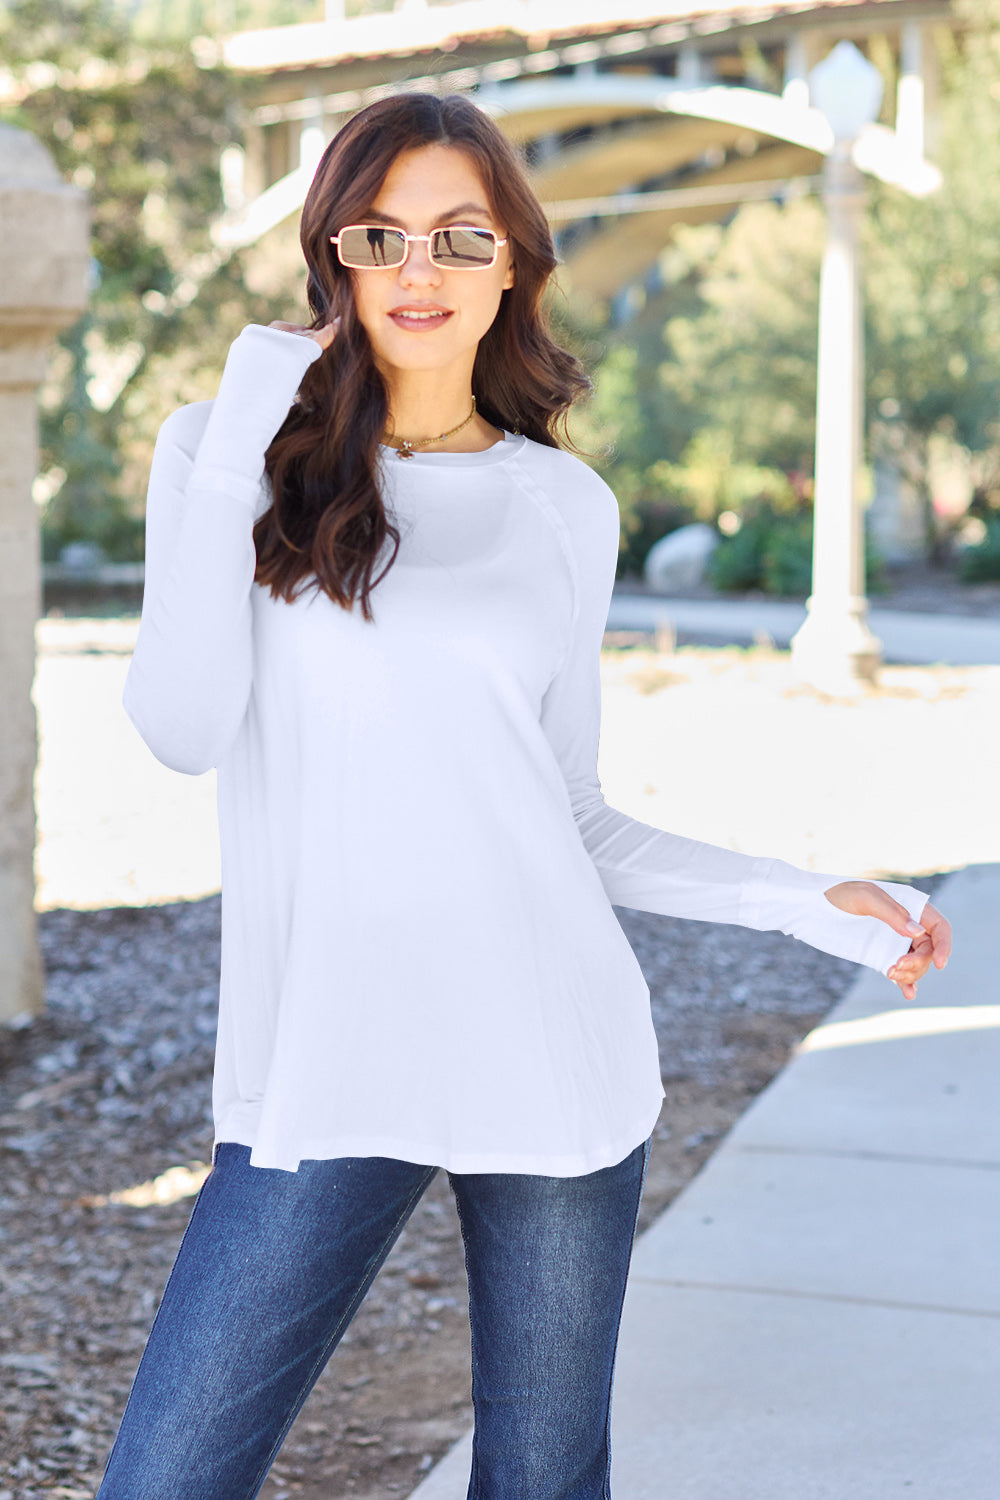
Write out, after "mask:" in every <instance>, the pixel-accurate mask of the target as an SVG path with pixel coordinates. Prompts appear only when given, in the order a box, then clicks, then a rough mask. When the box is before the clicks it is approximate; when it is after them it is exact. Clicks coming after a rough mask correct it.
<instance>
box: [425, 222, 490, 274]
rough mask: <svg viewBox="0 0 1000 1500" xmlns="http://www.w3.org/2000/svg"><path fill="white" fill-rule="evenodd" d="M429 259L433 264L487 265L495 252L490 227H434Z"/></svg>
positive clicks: (455, 265) (452, 266)
mask: <svg viewBox="0 0 1000 1500" xmlns="http://www.w3.org/2000/svg"><path fill="white" fill-rule="evenodd" d="M430 249H431V259H432V260H433V261H434V263H435V265H439V266H448V267H451V268H452V269H453V270H454V269H457V268H458V267H459V266H488V265H490V264H491V263H492V260H493V257H494V256H495V255H496V252H497V243H496V237H495V235H494V234H493V231H492V230H491V229H436V230H435V231H434V234H433V235H432V236H431V246H430Z"/></svg>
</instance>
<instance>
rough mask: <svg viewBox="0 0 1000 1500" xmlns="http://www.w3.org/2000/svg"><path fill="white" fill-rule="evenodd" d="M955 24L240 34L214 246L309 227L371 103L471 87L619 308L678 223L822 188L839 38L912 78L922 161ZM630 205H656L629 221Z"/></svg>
mask: <svg viewBox="0 0 1000 1500" xmlns="http://www.w3.org/2000/svg"><path fill="white" fill-rule="evenodd" d="M952 25H953V22H952V19H951V14H950V8H949V0H855V3H848V4H832V3H817V4H811V5H810V4H803V3H802V0H777V3H773V4H771V5H769V6H767V7H766V8H765V7H762V6H761V5H759V4H753V3H745V0H744V3H736V4H733V3H729V4H724V3H720V0H702V3H701V4H700V5H699V6H698V7H697V8H696V9H695V8H692V9H691V10H690V11H687V12H685V11H682V10H677V9H672V10H670V11H665V10H664V9H662V8H657V7H655V6H651V5H649V4H648V3H645V0H629V3H628V4H626V5H623V4H622V3H621V0H531V3H530V4H527V3H520V4H519V3H517V0H468V3H465V4H457V5H449V6H443V5H442V6H434V5H424V6H420V5H418V4H414V3H412V0H411V3H408V4H406V5H404V6H403V7H402V8H401V9H400V10H399V11H398V12H396V13H392V14H388V15H377V16H368V17H362V18H358V19H356V20H350V21H344V20H335V19H331V20H329V21H327V22H325V23H324V22H316V23H311V24H309V25H302V26H291V27H279V28H273V29H271V30H268V31H259V32H246V33H241V34H238V35H235V36H233V37H231V38H229V39H227V40H226V41H225V42H224V43H223V44H222V46H221V49H220V48H218V47H216V48H215V50H214V51H213V50H211V49H209V50H207V51H206V52H205V54H204V61H205V62H214V61H216V60H219V58H220V57H221V59H222V60H224V61H225V62H226V64H227V65H228V66H229V67H230V68H232V69H233V70H234V71H236V72H238V73H240V74H242V75H244V77H245V78H246V80H247V82H248V97H249V101H250V102H249V106H248V109H247V114H246V119H245V132H244V136H245V139H244V142H243V144H242V145H236V144H234V146H233V147H232V148H231V149H230V151H229V152H228V153H227V157H226V174H225V175H226V183H227V202H228V204H229V212H228V213H227V215H226V218H225V220H224V221H223V222H222V223H220V224H219V225H217V226H216V229H215V239H216V244H217V246H218V247H219V249H220V251H221V252H223V253H224V252H225V249H226V248H227V247H228V246H230V245H236V244H247V243H251V242H252V241H253V240H255V239H257V238H259V236H260V235H261V234H262V233H264V232H266V231H267V229H268V228H270V227H272V226H273V225H275V224H277V223H279V222H281V220H282V219H283V218H285V217H287V216H288V215H290V214H292V213H293V212H295V211H296V210H297V209H298V207H299V206H300V205H301V202H302V198H303V196H304V193H305V190H306V188H307V186H308V183H309V180H310V178H311V176H312V172H313V170H314V168H315V163H316V160H317V158H318V155H319V153H320V152H321V150H322V149H323V146H324V145H325V143H326V141H327V140H329V138H330V136H331V135H332V134H333V133H334V132H335V130H336V129H337V128H338V126H339V124H340V123H342V122H343V120H344V119H346V118H347V117H348V116H349V115H350V114H352V113H354V112H355V111H356V110H357V109H358V108H360V107H362V106H363V105H364V104H366V103H367V102H369V101H370V100H372V99H374V98H377V97H380V96H381V95H384V94H385V93H387V92H393V91H395V90H397V89H400V88H413V87H418V88H429V89H435V90H440V91H467V92H469V93H471V94H472V96H473V97H474V98H476V100H477V101H478V102H479V103H481V104H482V105H483V106H484V107H485V108H487V109H489V110H490V111H491V112H493V113H494V114H495V117H496V118H497V120H498V122H499V123H500V124H501V126H502V128H503V129H504V130H505V131H506V132H507V133H508V134H510V135H511V137H512V138H513V139H516V140H517V141H518V142H519V143H521V144H522V145H523V147H524V148H525V150H526V153H527V156H528V160H529V162H530V163H531V165H532V170H533V174H534V180H535V184H536V187H537V190H538V192H539V196H540V197H541V198H542V200H543V201H544V202H545V203H546V205H547V207H548V208H549V209H550V213H551V217H552V219H553V222H554V223H555V224H558V225H561V226H565V227H567V228H569V226H572V227H571V229H570V232H567V233H565V234H564V238H563V247H564V258H565V261H566V266H567V272H568V280H569V282H570V284H571V285H572V288H573V291H574V293H575V294H578V295H579V296H580V297H581V298H583V299H586V300H590V301H592V302H597V303H607V302H608V301H610V300H611V299H612V298H613V297H614V296H615V294H616V293H618V292H619V291H621V289H622V287H623V286H627V285H628V283H629V282H635V281H637V280H641V279H642V278H643V277H644V276H645V274H646V273H647V272H648V271H649V269H650V267H652V266H654V265H655V262H656V260H657V257H658V256H659V254H660V252H661V251H662V250H663V248H664V246H665V245H666V243H667V242H668V240H669V237H670V233H671V230H672V228H673V226H674V225H675V224H676V223H677V222H678V221H685V222H691V221H693V220H697V219H706V218H723V217H725V216H727V215H729V214H730V213H731V212H732V211H733V207H734V204H735V203H736V202H738V201H740V200H741V199H742V198H744V197H747V196H757V197H760V196H768V195H773V196H780V195H782V194H783V193H784V192H786V191H787V190H788V184H789V183H790V182H801V180H802V179H803V178H804V179H806V180H807V182H809V183H811V182H812V181H813V180H814V174H816V173H817V171H818V170H819V168H820V165H821V163H822V160H823V157H824V155H825V153H826V151H827V150H828V149H829V130H828V127H827V126H826V124H825V121H824V120H823V117H821V116H819V115H818V113H817V112H815V111H810V110H809V107H808V105H809V99H808V83H807V73H808V70H809V68H810V67H811V66H812V64H813V63H815V62H816V61H817V60H818V59H819V58H820V57H821V56H822V55H824V54H825V53H826V52H828V51H829V50H830V48H831V47H832V46H833V45H834V43H835V42H836V41H838V40H840V39H841V38H845V37H846V38H850V39H851V40H853V41H854V42H855V43H856V44H857V45H859V46H861V47H863V48H864V49H866V50H867V52H868V53H869V55H871V56H874V57H875V59H876V60H877V61H878V62H879V65H880V66H881V68H882V70H883V72H884V73H887V74H888V75H889V76H890V81H893V82H895V84H896V87H895V88H894V89H891V88H890V89H888V90H887V96H886V97H887V104H886V107H885V111H884V116H883V120H884V126H892V125H895V127H896V129H897V131H898V132H899V135H900V138H901V139H903V140H905V141H907V142H909V143H910V147H911V148H912V155H913V157H914V159H916V160H919V159H920V158H922V155H923V149H924V137H925V132H926V128H927V125H926V122H927V118H928V112H929V114H930V117H931V119H932V118H933V98H934V93H935V76H936V54H937V42H938V32H939V31H940V30H941V29H942V28H944V29H947V28H950V27H951V26H952ZM885 134H886V132H885V129H884V128H883V136H884V135H885ZM877 146H878V143H877V142H876V147H877ZM882 147H883V148H884V147H885V142H884V141H883V142H882ZM882 154H883V156H884V154H885V151H884V149H883V151H882ZM875 155H876V156H877V155H878V150H877V149H876V150H875ZM882 175H885V174H884V173H883V174H882ZM623 193H628V194H632V195H634V194H641V195H645V196H648V198H649V207H648V208H646V207H645V206H644V205H643V204H641V203H639V202H637V201H632V202H631V203H630V204H629V211H628V213H627V214H624V213H622V204H621V201H620V199H621V195H622V194H623ZM671 193H673V194H675V195H676V196H674V197H670V194H671ZM608 198H613V199H614V200H615V201H614V202H601V201H599V200H602V199H608ZM570 209H572V210H573V211H572V212H570V211H569V210H570ZM609 220H612V221H613V222H609ZM611 231H613V237H614V255H611V254H610V253H609V232H611Z"/></svg>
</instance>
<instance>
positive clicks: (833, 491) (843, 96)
mask: <svg viewBox="0 0 1000 1500" xmlns="http://www.w3.org/2000/svg"><path fill="white" fill-rule="evenodd" d="M809 86H810V94H811V98H812V103H813V105H814V106H815V107H816V108H817V109H819V110H821V111H822V113H823V114H824V115H825V116H826V117H827V119H828V120H829V122H830V125H831V128H832V130H833V137H834V145H833V150H832V151H831V152H830V154H829V155H828V156H827V158H826V162H825V164H824V172H823V201H824V207H825V209H826V215H827V240H826V249H825V251H824V255H823V270H822V275H821V279H820V310H819V359H818V389H817V399H816V498H815V506H814V534H813V577H812V594H811V595H810V597H809V599H808V601H807V615H806V619H805V622H804V623H803V625H802V627H801V629H800V630H799V631H798V632H797V633H796V635H795V636H793V638H792V642H791V660H792V667H793V670H794V672H795V674H796V675H797V676H799V677H800V678H803V679H805V680H807V681H809V682H811V683H813V684H814V685H815V686H817V687H820V688H825V689H827V690H828V691H832V692H844V691H847V692H850V691H855V690H857V689H859V688H860V686H861V685H862V683H863V682H864V681H865V680H868V681H871V680H874V678H875V676H876V672H877V669H878V665H879V663H880V661H881V659H882V643H881V641H879V640H878V639H877V638H876V637H875V636H874V635H872V633H871V631H870V630H869V628H868V624H867V614H868V601H867V599H866V597H865V559H864V518H863V516H862V513H861V506H860V499H859V492H858V482H859V478H860V471H861V464H862V451H863V440H864V433H863V422H864V355H863V332H862V314H861V307H862V296H861V274H860V273H861V264H860V246H859V228H860V221H861V211H862V206H863V203H864V193H865V189H864V178H863V176H862V173H861V170H860V168H859V167H858V166H857V165H856V163H855V159H854V154H853V151H854V145H855V142H856V139H857V137H858V135H859V134H860V132H861V131H862V130H863V129H864V127H865V126H866V125H870V124H871V123H872V122H873V121H874V120H875V119H876V118H877V116H878V112H879V106H880V104H881V102H882V78H881V75H880V73H879V71H878V69H877V68H876V67H874V66H873V64H872V63H870V62H868V60H867V59H866V58H865V57H864V56H863V55H862V54H861V53H860V52H859V51H858V49H857V48H856V47H855V46H854V45H853V43H851V42H846V41H844V42H838V43H837V45H836V47H834V49H833V51H832V52H831V53H830V54H829V55H828V56H827V57H826V58H824V60H823V61H822V62H821V63H819V64H818V65H817V66H816V67H815V68H813V69H812V71H811V72H810V74H809Z"/></svg>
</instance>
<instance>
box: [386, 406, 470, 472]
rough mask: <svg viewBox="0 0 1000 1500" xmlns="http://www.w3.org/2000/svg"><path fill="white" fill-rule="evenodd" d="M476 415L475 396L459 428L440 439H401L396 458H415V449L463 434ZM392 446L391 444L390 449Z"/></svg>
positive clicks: (451, 428) (449, 430)
mask: <svg viewBox="0 0 1000 1500" xmlns="http://www.w3.org/2000/svg"><path fill="white" fill-rule="evenodd" d="M475 415H476V398H475V396H473V398H472V410H471V411H470V412H469V415H468V416H467V417H466V419H465V421H464V422H459V424H458V426H457V427H450V428H449V429H448V431H447V432H442V433H441V434H440V435H439V436H438V437H429V438H400V439H399V443H400V446H399V448H398V449H397V450H396V456H397V458H412V457H413V451H414V449H415V448H425V447H426V446H427V444H428V443H443V442H444V440H445V438H450V437H454V436H455V434H456V432H461V430H462V428H463V427H468V425H469V423H470V422H471V421H472V419H473V417H474V416H475ZM392 436H393V437H395V436H396V434H395V433H393V434H392ZM391 446H392V445H391V444H390V447H391Z"/></svg>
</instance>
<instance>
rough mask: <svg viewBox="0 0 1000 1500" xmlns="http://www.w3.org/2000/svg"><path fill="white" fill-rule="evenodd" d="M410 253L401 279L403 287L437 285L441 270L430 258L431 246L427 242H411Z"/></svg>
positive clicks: (402, 270) (402, 267)
mask: <svg viewBox="0 0 1000 1500" xmlns="http://www.w3.org/2000/svg"><path fill="white" fill-rule="evenodd" d="M409 250H410V253H409V255H407V257H406V259H405V261H404V262H403V264H402V266H401V268H400V272H399V279H400V282H401V283H402V285H403V286H407V285H410V284H417V283H419V284H421V285H437V283H438V282H439V281H440V279H441V270H440V267H439V266H436V265H435V264H434V262H433V261H432V260H431V258H430V254H429V250H430V246H429V245H428V244H427V241H426V240H410V242H409Z"/></svg>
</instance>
